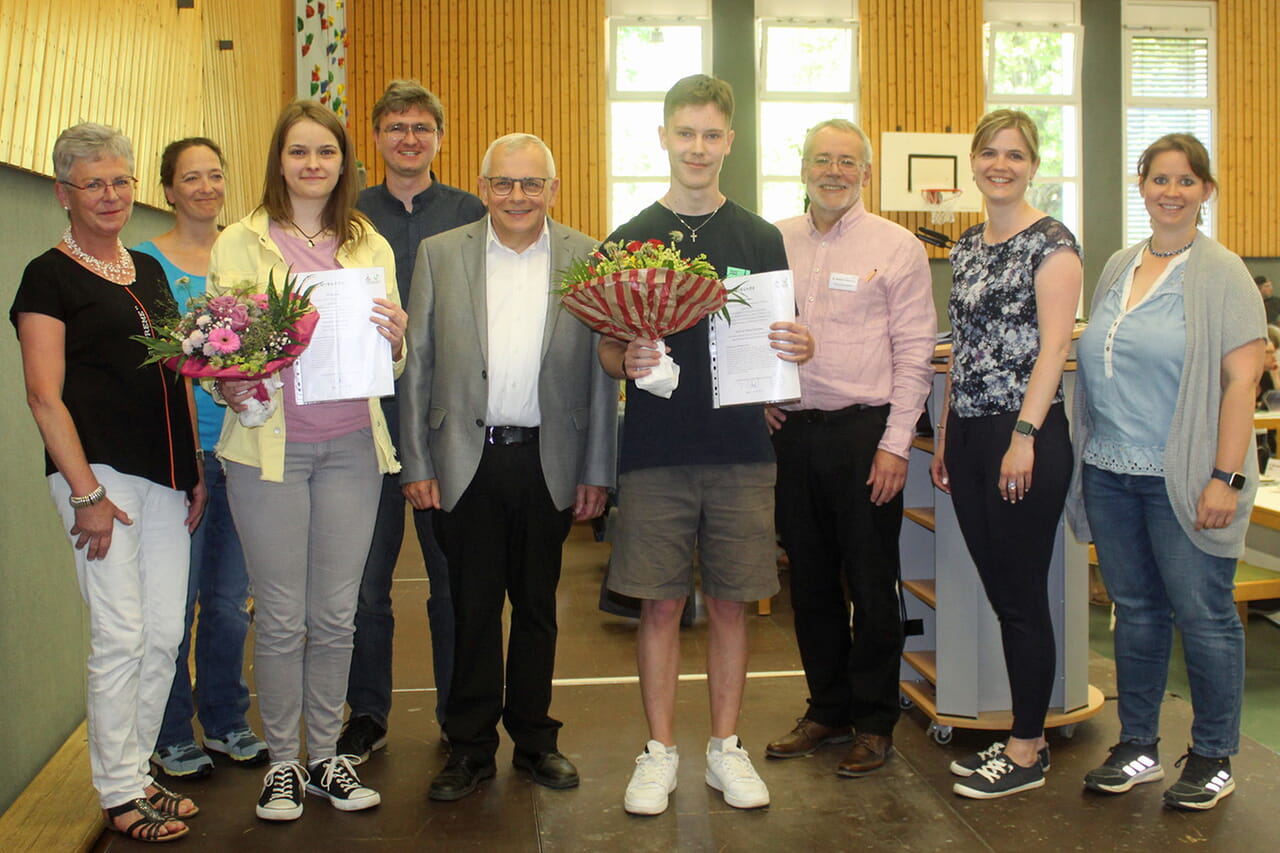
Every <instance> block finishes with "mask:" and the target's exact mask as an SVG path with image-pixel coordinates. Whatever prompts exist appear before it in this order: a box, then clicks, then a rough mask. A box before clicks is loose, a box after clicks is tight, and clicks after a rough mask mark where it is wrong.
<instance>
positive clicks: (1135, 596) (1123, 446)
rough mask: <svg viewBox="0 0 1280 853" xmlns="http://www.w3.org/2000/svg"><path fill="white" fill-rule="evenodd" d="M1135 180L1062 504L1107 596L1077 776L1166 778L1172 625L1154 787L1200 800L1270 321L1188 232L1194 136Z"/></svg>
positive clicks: (1164, 151) (1105, 786) (1239, 639)
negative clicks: (1096, 702) (1108, 637)
mask: <svg viewBox="0 0 1280 853" xmlns="http://www.w3.org/2000/svg"><path fill="white" fill-rule="evenodd" d="M1138 178H1139V179H1138V189H1139V191H1140V192H1141V194H1142V199H1143V201H1144V202H1145V204H1146V207H1147V213H1148V214H1149V215H1150V216H1151V236H1150V237H1149V238H1148V239H1146V240H1144V241H1143V242H1141V243H1139V244H1138V245H1136V246H1130V247H1129V248H1127V249H1122V250H1121V251H1119V252H1116V254H1115V255H1113V256H1112V257H1111V260H1110V261H1109V262H1108V263H1107V266H1106V267H1105V268H1104V269H1103V272H1102V278H1101V279H1100V280H1099V282H1098V289H1097V292H1096V294H1095V295H1094V299H1093V309H1092V311H1091V312H1090V323H1089V328H1088V329H1087V330H1086V331H1085V333H1084V335H1083V336H1082V337H1081V338H1080V350H1079V357H1080V382H1079V384H1078V385H1077V388H1076V397H1075V402H1074V409H1073V413H1074V416H1075V426H1076V431H1075V446H1076V451H1077V452H1076V456H1077V460H1078V462H1077V468H1078V469H1079V471H1078V474H1077V476H1076V477H1075V480H1074V481H1073V484H1072V492H1071V502H1070V504H1069V505H1068V517H1069V519H1070V521H1071V524H1072V527H1073V528H1074V529H1075V532H1076V535H1077V536H1078V537H1079V538H1080V539H1081V541H1088V540H1089V539H1090V538H1092V539H1093V541H1094V544H1095V545H1096V547H1097V549H1098V566H1099V568H1100V569H1101V571H1102V577H1103V580H1104V581H1105V582H1106V585H1107V591H1108V593H1110V595H1111V599H1112V601H1114V602H1115V613H1116V627H1115V647H1116V686H1117V688H1118V691H1119V712H1120V742H1119V743H1117V744H1116V745H1115V746H1113V747H1112V748H1111V755H1110V757H1109V758H1107V760H1106V761H1105V762H1104V763H1103V764H1102V765H1101V766H1100V767H1098V768H1096V769H1095V770H1093V771H1091V772H1090V773H1089V774H1088V775H1087V776H1086V777H1085V786H1086V787H1088V788H1090V789H1092V790H1095V791H1102V792H1106V793H1112V794H1119V793H1123V792H1125V791H1128V790H1129V789H1130V788H1132V787H1133V786H1134V785H1137V784H1141V783H1143V782H1155V781H1157V780H1160V779H1163V778H1164V769H1163V768H1162V767H1161V766H1160V759H1159V754H1158V752H1157V747H1156V744H1157V743H1158V742H1159V740H1160V738H1159V737H1158V733H1159V726H1160V703H1161V701H1162V699H1163V697H1164V688H1165V682H1166V680H1167V677H1168V671H1169V652H1170V646H1171V645H1172V640H1173V626H1174V625H1175V624H1176V625H1177V626H1178V629H1179V630H1180V631H1181V632H1182V641H1183V649H1184V654H1185V657H1186V663H1187V675H1188V677H1189V679H1190V681H1191V705H1192V708H1193V709H1194V712H1195V719H1194V722H1193V723H1192V726H1191V740H1192V743H1191V745H1190V746H1189V747H1188V749H1187V753H1186V754H1185V755H1183V756H1182V758H1180V759H1179V760H1178V762H1177V764H1176V765H1175V766H1182V777H1181V779H1180V780H1179V781H1178V782H1177V783H1175V784H1174V785H1172V786H1171V787H1170V788H1169V789H1168V790H1166V791H1165V793H1164V802H1165V805H1168V806H1171V807H1174V808H1184V809H1209V808H1213V806H1214V805H1216V804H1217V802H1218V800H1220V799H1221V798H1223V797H1225V796H1227V795H1228V794H1230V793H1231V792H1232V791H1233V790H1235V780H1234V779H1233V778H1232V776H1231V761H1230V756H1231V755H1233V754H1234V753H1235V752H1236V751H1237V749H1238V747H1239V740H1240V705H1241V699H1242V695H1243V690H1244V631H1243V628H1242V626H1241V624H1240V619H1239V617H1238V616H1237V615H1236V609H1235V602H1234V601H1233V598H1232V589H1233V586H1234V578H1235V570H1236V560H1237V558H1239V556H1240V554H1241V553H1242V551H1243V550H1244V536H1245V532H1246V530H1247V529H1248V526H1249V513H1250V510H1251V509H1252V506H1253V497H1254V492H1255V491H1256V489H1257V484H1258V461H1257V456H1256V454H1255V453H1254V452H1253V404H1254V394H1255V392H1256V390H1257V387H1258V379H1259V376H1260V375H1261V372H1262V360H1263V352H1264V347H1265V342H1266V334H1267V333H1266V325H1265V322H1266V321H1265V315H1264V312H1263V308H1262V303H1261V301H1260V300H1259V299H1258V294H1257V289H1256V288H1255V287H1254V286H1253V282H1252V280H1251V279H1250V278H1249V273H1248V271H1247V270H1246V269H1245V266H1244V263H1243V262H1242V261H1241V260H1240V259H1239V258H1238V257H1236V256H1235V255H1234V254H1232V253H1231V252H1229V251H1227V250H1226V249H1225V248H1223V247H1222V246H1221V245H1219V244H1218V243H1216V242H1214V241H1213V240H1211V239H1209V238H1208V237H1206V236H1205V235H1204V234H1201V233H1200V232H1199V231H1198V230H1197V229H1196V226H1197V225H1198V224H1199V223H1200V219H1201V217H1200V209H1201V206H1202V205H1203V204H1204V203H1205V202H1207V201H1208V200H1209V197H1210V196H1211V195H1212V194H1213V191H1214V189H1215V187H1216V182H1215V181H1214V179H1213V174H1212V173H1211V172H1210V169H1209V155H1208V153H1207V152H1206V151H1205V148H1204V146H1203V145H1202V144H1201V143H1200V141H1199V140H1197V139H1196V138H1195V137H1194V136H1191V135H1189V134H1181V133H1178V134H1170V135H1168V136H1164V137H1162V138H1160V139H1158V140H1156V141H1155V142H1154V143H1152V145H1151V146H1150V147H1149V148H1147V150H1146V151H1145V152H1143V154H1142V157H1141V158H1140V159H1139V160H1138Z"/></svg>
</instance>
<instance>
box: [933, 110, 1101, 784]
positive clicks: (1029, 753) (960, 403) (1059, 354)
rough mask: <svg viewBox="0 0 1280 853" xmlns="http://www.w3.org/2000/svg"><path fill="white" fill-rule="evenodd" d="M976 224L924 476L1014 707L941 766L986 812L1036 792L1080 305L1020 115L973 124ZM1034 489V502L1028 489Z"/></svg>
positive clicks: (957, 258) (1027, 123)
mask: <svg viewBox="0 0 1280 853" xmlns="http://www.w3.org/2000/svg"><path fill="white" fill-rule="evenodd" d="M970 165H971V166H972V168H973V178H974V182H975V183H976V184H977V186H978V189H979V190H980V191H981V192H982V195H983V197H984V198H985V200H986V209H987V221H986V222H984V223H982V224H980V225H975V226H974V227H973V228H970V229H969V230H967V231H965V232H964V234H962V235H961V236H960V239H959V241H958V242H957V243H956V245H955V248H953V249H952V250H951V264H952V266H953V268H954V270H955V281H954V284H953V287H952V291H951V301H950V306H949V308H950V315H951V328H952V332H953V341H954V345H953V347H952V357H951V367H950V371H949V373H948V375H947V395H946V403H945V405H944V409H943V417H942V423H941V424H939V426H938V431H937V434H936V435H937V438H936V447H935V452H934V457H933V464H932V466H931V473H932V475H933V481H934V483H935V484H936V485H937V486H938V488H940V489H942V490H943V491H944V492H948V493H949V494H951V495H952V503H953V505H954V507H955V513H956V520H957V522H958V523H959V525H960V532H961V533H962V534H963V535H964V540H965V544H966V545H967V546H968V548H969V553H970V555H971V556H972V557H973V562H974V565H975V566H976V567H977V570H978V575H979V577H981V579H982V585H983V588H984V589H985V590H986V594H987V598H988V600H989V601H990V602H991V607H992V609H994V610H995V612H996V616H998V617H999V619H1000V632H1001V638H1002V641H1003V646H1004V658H1005V666H1006V669H1007V670H1008V675H1009V692H1010V696H1011V700H1012V706H1013V727H1012V731H1011V733H1010V736H1009V739H1008V740H1007V741H1005V742H997V743H995V744H993V745H992V746H991V747H989V748H987V749H984V750H983V751H981V752H979V753H977V754H976V755H973V756H969V757H968V758H964V759H960V760H958V761H954V762H952V764H951V772H953V773H955V774H956V775H957V776H963V777H965V778H964V781H962V782H957V783H956V784H955V786H954V787H953V789H952V790H954V791H955V792H956V793H957V794H960V795H961V796H965V797H972V798H975V799H992V798H995V797H1004V796H1008V795H1009V794H1016V793H1018V792H1019V791H1026V790H1030V789H1032V788H1038V787H1040V786H1042V785H1043V784H1044V770H1045V769H1046V768H1047V767H1048V764H1049V752H1048V747H1047V745H1046V743H1045V739H1044V718H1045V714H1046V713H1047V712H1048V708H1049V697H1050V695H1051V694H1052V692H1053V683H1054V661H1055V659H1056V655H1055V647H1054V640H1053V624H1052V621H1051V617H1050V610H1049V593H1048V576H1049V563H1050V561H1051V559H1052V555H1053V540H1054V533H1055V530H1056V528H1057V525H1058V520H1059V518H1060V517H1061V515H1062V504H1063V500H1064V499H1065V497H1066V493H1067V485H1068V483H1069V482H1070V479H1071V441H1070V438H1069V437H1068V432H1067V418H1066V414H1065V412H1064V411H1063V403H1062V369H1063V366H1064V365H1065V364H1066V360H1067V352H1068V350H1069V349H1070V346H1071V331H1072V326H1073V325H1074V321H1075V309H1076V304H1077V301H1078V300H1079V298H1080V281H1081V276H1082V273H1081V267H1080V249H1079V246H1078V245H1077V244H1076V240H1075V237H1073V236H1072V234H1071V232H1070V231H1068V230H1067V228H1066V226H1065V225H1063V224H1062V223H1061V222H1059V221H1057V220H1056V219H1054V218H1053V217H1050V216H1046V215H1045V214H1044V213H1043V212H1042V211H1039V210H1037V209H1036V208H1034V207H1032V206H1031V204H1030V203H1029V202H1028V201H1027V199H1026V193H1027V187H1028V185H1029V183H1030V181H1031V179H1032V178H1034V177H1035V174H1036V169H1037V168H1038V167H1039V165H1040V155H1039V134H1038V132H1037V129H1036V126H1035V124H1034V123H1033V122H1032V121H1031V119H1030V117H1029V116H1027V115H1026V114H1025V113H1022V112H1019V111H1017V110H996V111H994V112H991V113H988V114H987V115H985V116H983V117H982V120H981V121H979V122H978V127H977V129H976V130H975V132H974V135H973V143H972V145H971V147H970ZM1033 485H1034V489H1033V488H1032V486H1033Z"/></svg>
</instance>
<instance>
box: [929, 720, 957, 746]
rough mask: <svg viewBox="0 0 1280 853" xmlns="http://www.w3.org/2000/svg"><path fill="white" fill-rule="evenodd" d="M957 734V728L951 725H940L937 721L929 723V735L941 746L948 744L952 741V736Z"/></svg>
mask: <svg viewBox="0 0 1280 853" xmlns="http://www.w3.org/2000/svg"><path fill="white" fill-rule="evenodd" d="M954 734H955V730H954V729H953V728H952V727H951V726H940V725H938V724H937V723H930V724H929V737H931V738H933V742H934V743H936V744H938V745H939V746H946V745H947V744H949V743H951V737H952V735H954Z"/></svg>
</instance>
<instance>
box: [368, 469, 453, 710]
mask: <svg viewBox="0 0 1280 853" xmlns="http://www.w3.org/2000/svg"><path fill="white" fill-rule="evenodd" d="M404 508H405V499H404V495H402V494H401V493H400V478H399V477H398V476H396V475H394V474H387V475H385V476H383V478H382V496H381V499H380V500H379V502H378V519H377V521H376V522H375V523H374V528H373V541H372V542H371V543H370V544H369V557H368V559H367V560H366V561H365V564H364V577H363V579H362V580H361V582H360V600H359V604H358V605H357V607H356V636H355V648H354V650H353V651H352V654H351V675H350V678H349V679H348V681H347V704H348V705H350V706H351V715H352V716H357V715H362V714H363V715H367V716H370V717H372V718H373V719H374V720H376V721H377V722H378V724H379V725H381V726H382V727H383V728H386V727H387V715H388V714H389V713H391V651H392V638H393V635H394V634H395V628H396V617H395V614H394V613H392V611H391V578H392V575H393V574H394V573H395V568H396V561H397V560H398V559H399V557H400V545H401V543H402V542H403V541H404V512H405V509H404ZM431 514H432V510H415V511H414V513H413V526H414V528H415V529H416V531H417V534H418V544H419V545H421V546H422V555H423V559H424V562H425V563H426V566H427V583H428V586H429V587H430V588H429V590H428V598H427V621H428V623H429V625H430V627H431V663H432V666H433V669H434V672H435V682H436V722H438V723H440V724H441V725H443V724H444V709H445V708H446V707H448V701H449V682H450V681H451V680H452V678H453V629H454V620H453V598H452V596H451V595H450V593H449V566H448V563H447V562H446V561H445V557H444V552H443V551H441V550H440V546H439V545H438V544H437V543H436V534H435V531H434V529H433V528H432V519H431Z"/></svg>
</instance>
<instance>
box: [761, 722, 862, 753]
mask: <svg viewBox="0 0 1280 853" xmlns="http://www.w3.org/2000/svg"><path fill="white" fill-rule="evenodd" d="M852 739H853V728H852V727H850V726H824V725H823V724H822V723H817V722H814V721H813V720H811V719H809V718H808V717H801V718H800V719H798V720H796V727H795V728H794V729H792V730H791V733H790V734H788V735H786V736H785V737H781V738H778V739H777V740H775V741H774V742H773V743H771V744H769V745H768V746H766V747H765V749H764V754H765V755H767V756H769V757H770V758H799V757H800V756H802V755H813V753H814V751H815V750H817V748H818V747H820V746H823V745H824V744H828V743H848V742H849V741H850V740H852Z"/></svg>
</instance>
